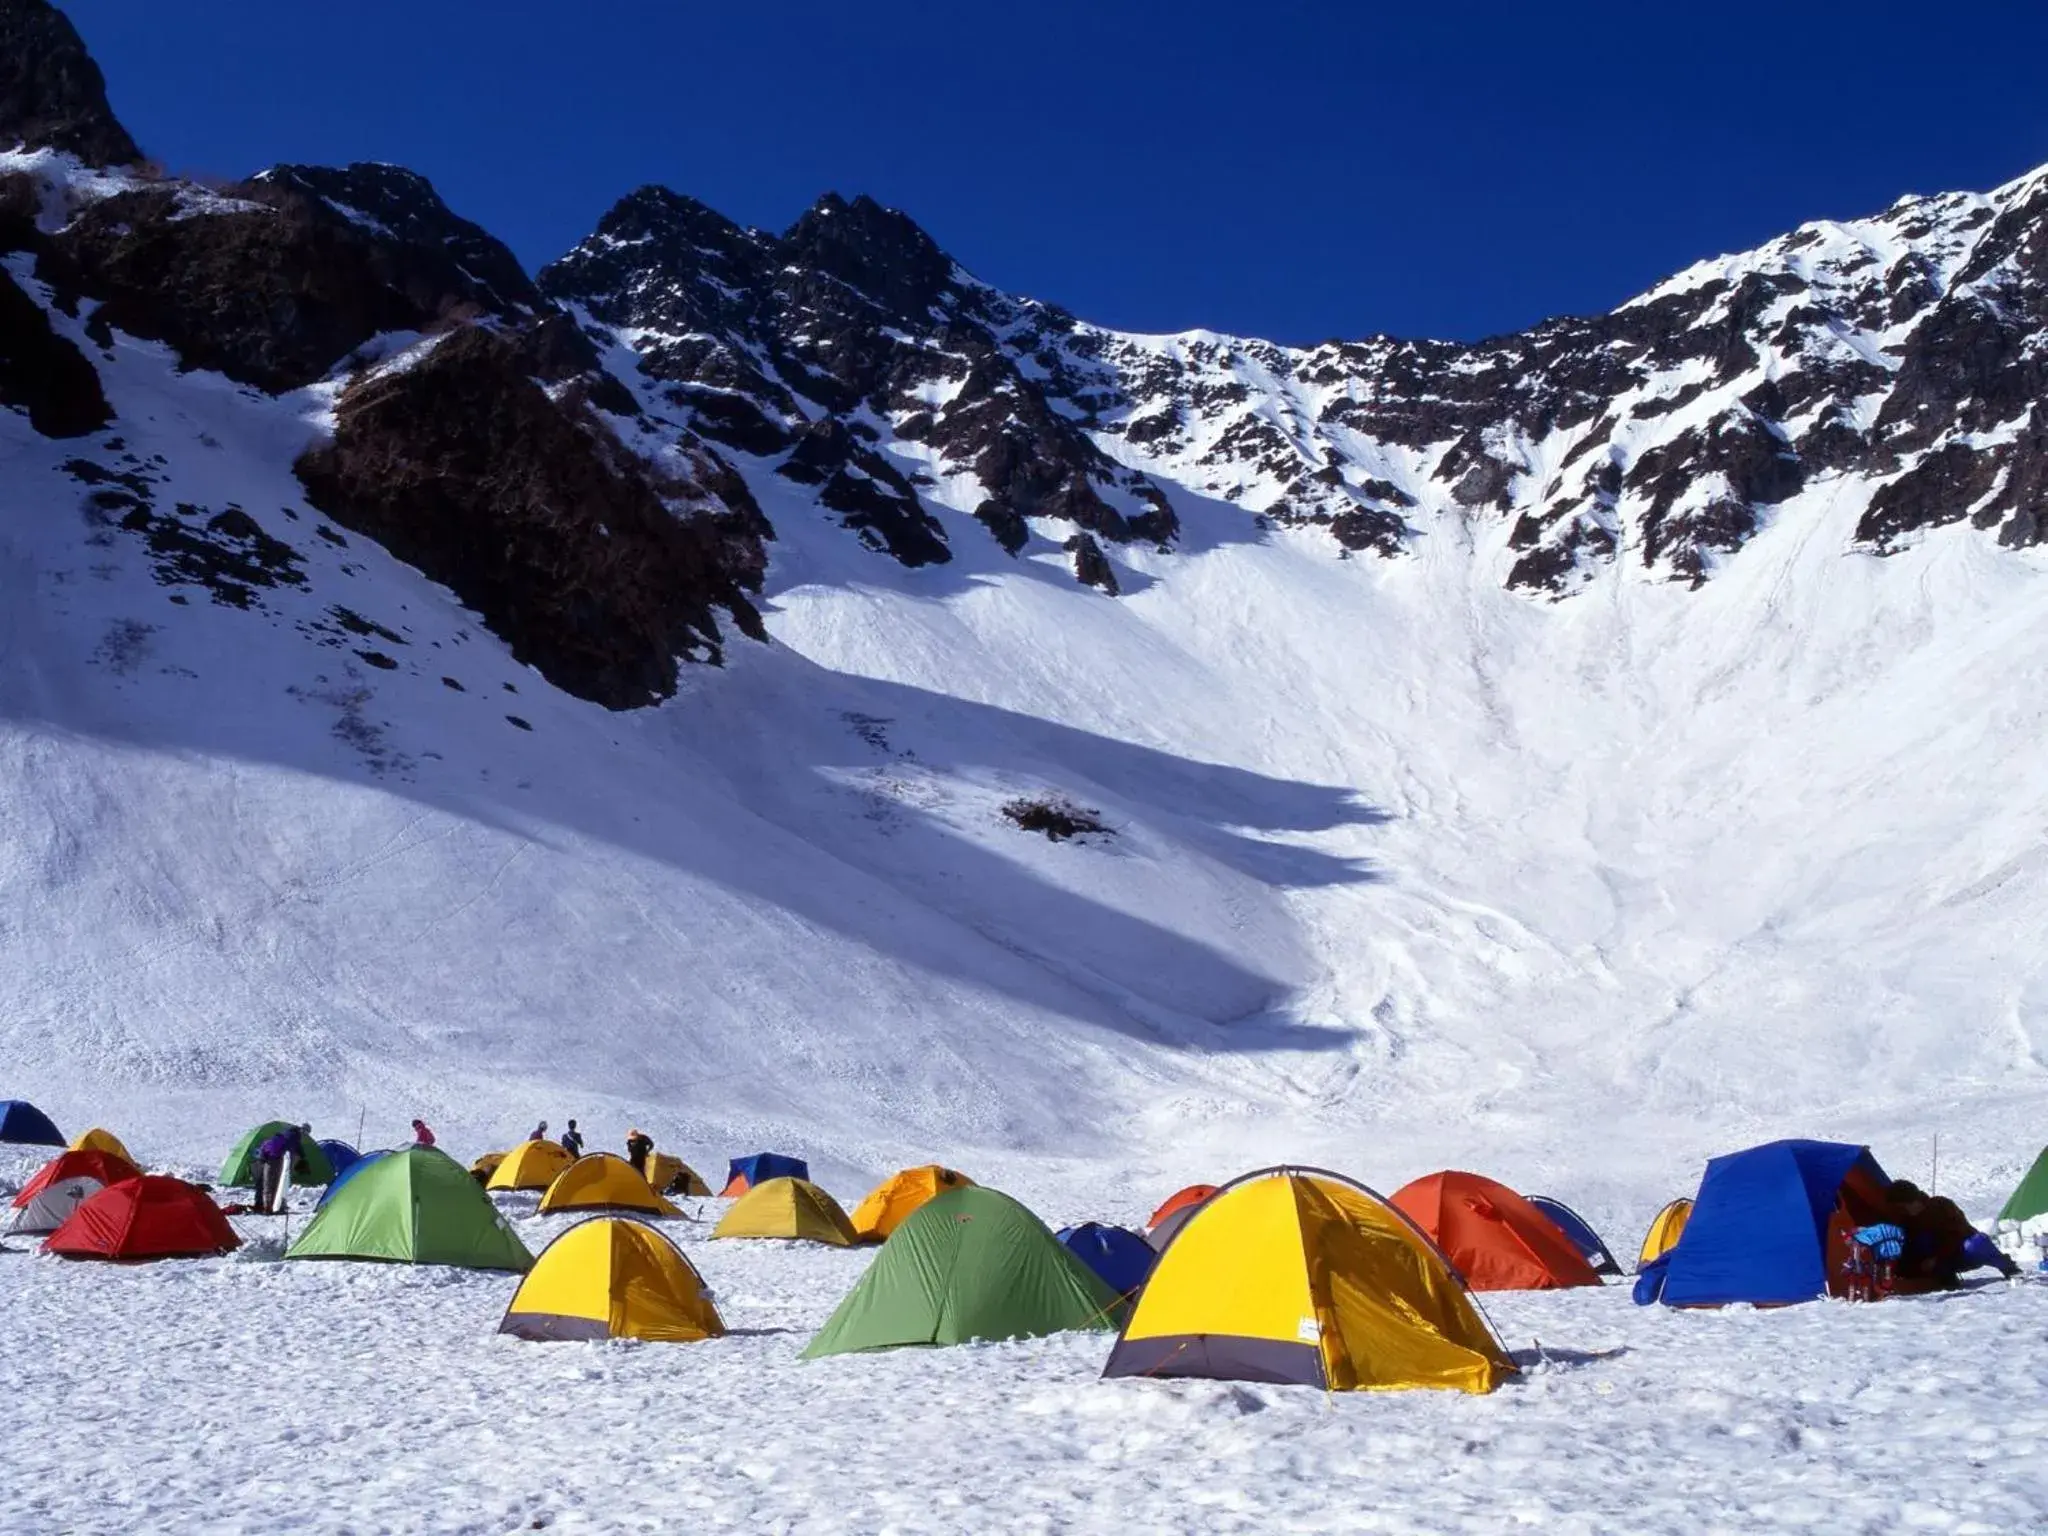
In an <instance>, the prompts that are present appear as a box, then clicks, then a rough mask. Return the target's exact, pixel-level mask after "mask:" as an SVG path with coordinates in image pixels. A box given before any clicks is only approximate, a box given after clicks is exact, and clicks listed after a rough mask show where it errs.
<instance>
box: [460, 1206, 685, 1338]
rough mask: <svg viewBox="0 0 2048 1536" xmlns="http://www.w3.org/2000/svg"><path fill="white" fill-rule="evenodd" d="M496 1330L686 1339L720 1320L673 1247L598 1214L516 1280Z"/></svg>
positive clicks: (633, 1224)
mask: <svg viewBox="0 0 2048 1536" xmlns="http://www.w3.org/2000/svg"><path fill="white" fill-rule="evenodd" d="M626 1171H627V1172H628V1173H631V1172H632V1170H631V1169H630V1168H629V1169H627V1170H626ZM635 1177H638V1175H635ZM498 1332H500V1333H509V1334H513V1335H515V1336H517V1337H518V1338H522V1339H654V1340H657V1341H661V1342H666V1343H675V1344H687V1343H691V1342H693V1341H695V1340H698V1339H715V1338H717V1337H719V1336H720V1335H721V1334H723V1333H724V1332H725V1323H724V1321H723V1320H722V1319H721V1318H720V1317H719V1315H718V1309H717V1308H716V1307H714V1306H713V1305H712V1304H711V1297H710V1295H709V1294H708V1293H706V1291H705V1289H704V1280H703V1277H702V1276H700V1275H699V1274H698V1273H697V1271H696V1270H694V1269H692V1268H691V1267H690V1261H689V1260H688V1259H686V1258H684V1257H683V1256H682V1254H681V1253H679V1252H678V1251H677V1250H676V1246H675V1244H673V1243H671V1242H670V1241H669V1240H668V1239H667V1238H665V1237H663V1236H662V1235H661V1234H660V1233H659V1232H656V1231H655V1230H654V1229H653V1228H652V1227H647V1226H642V1225H641V1224H640V1223H639V1222H637V1221H625V1220H621V1219H620V1218H618V1217H600V1218H599V1219H598V1220H596V1221H582V1222H578V1223H577V1224H576V1225H575V1226H573V1227H571V1228H570V1229H569V1230H568V1231H566V1232H564V1233H563V1234H562V1235H561V1236H560V1237H558V1238H556V1239H555V1240H554V1241H553V1242H552V1243H550V1244H548V1246H547V1248H546V1250H545V1251H544V1252H542V1254H541V1256H540V1258H539V1259H538V1260H537V1261H536V1262H535V1264H534V1266H533V1269H532V1270H531V1271H530V1272H529V1273H528V1274H527V1276H526V1278H525V1279H524V1280H522V1281H521V1282H520V1283H519V1289H518V1291H517V1292H516V1293H515V1294H514V1295H513V1297H512V1305H511V1306H509V1307H507V1308H506V1309H505V1320H504V1321H503V1322H501V1323H500V1324H498Z"/></svg>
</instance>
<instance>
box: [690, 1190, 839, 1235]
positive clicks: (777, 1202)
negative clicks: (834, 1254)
mask: <svg viewBox="0 0 2048 1536" xmlns="http://www.w3.org/2000/svg"><path fill="white" fill-rule="evenodd" d="M711 1235H712V1236H713V1237H789V1238H797V1239H799V1240H801V1241H803V1242H808V1243H830V1244H831V1245H832V1246H833V1247H835V1248H846V1247H850V1246H851V1245H852V1244H853V1242H854V1241H855V1239H854V1235H853V1223H852V1222H850V1221H848V1220H847V1219H846V1212H844V1211H842V1210H841V1209H840V1208H839V1202H838V1201H837V1200H834V1199H833V1198H832V1197H831V1196H830V1195H828V1194H826V1193H825V1191H823V1190H822V1189H820V1188H818V1186H817V1185H815V1184H813V1183H812V1182H811V1181H810V1180H809V1179H788V1178H784V1179H769V1180H768V1181H767V1182H766V1183H763V1184H756V1185H755V1186H754V1187H753V1188H752V1189H750V1190H748V1191H747V1192H746V1193H745V1194H744V1195H742V1196H740V1198H739V1199H737V1200H735V1201H734V1202H733V1206H732V1209H731V1210H729V1211H727V1212H726V1213H725V1219H724V1220H722V1221H721V1222H719V1224H718V1225H717V1226H716V1227H714V1228H712V1229H711Z"/></svg>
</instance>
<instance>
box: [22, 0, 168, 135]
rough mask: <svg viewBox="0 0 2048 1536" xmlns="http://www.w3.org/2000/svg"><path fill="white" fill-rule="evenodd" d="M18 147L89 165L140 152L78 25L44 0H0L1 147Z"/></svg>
mask: <svg viewBox="0 0 2048 1536" xmlns="http://www.w3.org/2000/svg"><path fill="white" fill-rule="evenodd" d="M17 147H22V148H28V149H58V150H62V151H63V152H64V153H66V154H69V155H76V156H78V158H79V159H81V160H83V161H84V162H85V163H86V164H87V165H132V164H134V163H135V162H136V161H138V160H140V159H141V158H142V151H141V150H139V149H137V148H136V147H135V141H134V140H133V139H131V138H130V137H128V130H127V129H125V128H123V127H122V126H121V122H120V119H119V118H117V117H115V116H114V109H113V108H112V107H110V106H109V105H108V104H107V82H106V80H105V78H104V77H102V76H101V74H100V67H99V65H97V64H95V63H94V62H93V60H92V55H91V54H89V53H87V52H86V51H85V44H84V43H83V42H82V41H81V40H80V39H79V36H78V30H77V28H75V27H73V26H72V25H71V21H70V19H69V18H68V17H66V16H65V15H64V13H63V12H61V11H59V10H57V9H56V8H55V7H53V6H50V5H48V4H46V3H45V0H0V149H14V148H17Z"/></svg>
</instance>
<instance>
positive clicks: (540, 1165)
mask: <svg viewBox="0 0 2048 1536" xmlns="http://www.w3.org/2000/svg"><path fill="white" fill-rule="evenodd" d="M575 1161H576V1159H575V1158H573V1157H571V1156H570V1155H569V1149H568V1148H567V1147H564V1146H561V1145H560V1144H559V1143H556V1142H552V1141H522V1142H521V1143H520V1144H519V1145H518V1146H516V1147H514V1148H513V1149H512V1150H511V1151H510V1152H507V1153H506V1154H505V1158H504V1161H503V1162H501V1163H499V1164H498V1166H497V1167H496V1168H494V1169H492V1170H491V1179H490V1182H489V1183H488V1184H486V1185H484V1188H485V1189H546V1188H547V1187H548V1186H549V1185H550V1184H552V1183H554V1182H555V1179H556V1178H557V1176H559V1175H560V1173H561V1171H562V1170H563V1169H564V1168H566V1167H568V1166H569V1165H570V1164H571V1163H573V1162H575Z"/></svg>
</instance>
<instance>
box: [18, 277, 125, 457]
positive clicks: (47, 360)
mask: <svg viewBox="0 0 2048 1536" xmlns="http://www.w3.org/2000/svg"><path fill="white" fill-rule="evenodd" d="M0 406H14V407H16V408H17V409H20V410H24V411H27V412H28V420H29V425H30V426H32V427H34V428H35V429H36V430H37V431H38V432H40V433H42V434H43V436H45V437H83V436H85V435H86V434H87V433H88V432H96V431H98V430H99V429H100V428H101V427H103V426H105V425H106V424H107V423H108V422H109V421H111V420H112V419H113V415H114V413H113V410H112V408H111V407H110V406H108V404H107V397H106V394H105V392H104V391H103V390H102V389H101V388H100V376H99V372H98V370H96V369H95V368H94V367H93V365H92V363H91V362H90V361H89V360H88V359H87V358H86V356H85V354H84V353H83V352H81V351H79V350H78V348H77V347H76V346H74V345H73V344H72V343H71V342H70V340H68V339H67V338H65V337H63V336H59V335H58V334H57V333H56V330H55V329H54V328H53V327H52V326H51V324H50V317H49V316H48V315H47V314H46V313H44V311H43V308H42V306H41V305H39V304H37V303H36V301H35V300H34V299H32V298H30V297H29V296H28V294H26V293H25V292H23V291H22V287H21V285H20V284H19V283H17V282H16V281H15V280H14V279H13V278H12V277H10V276H9V275H8V274H7V273H6V272H5V271H0Z"/></svg>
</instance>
